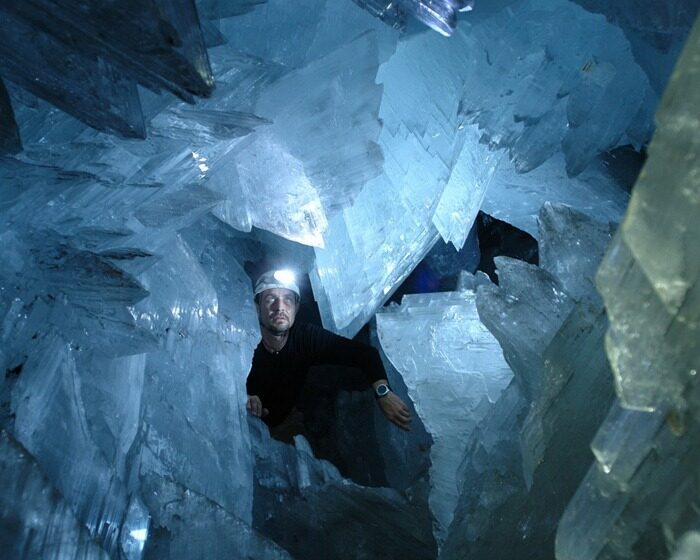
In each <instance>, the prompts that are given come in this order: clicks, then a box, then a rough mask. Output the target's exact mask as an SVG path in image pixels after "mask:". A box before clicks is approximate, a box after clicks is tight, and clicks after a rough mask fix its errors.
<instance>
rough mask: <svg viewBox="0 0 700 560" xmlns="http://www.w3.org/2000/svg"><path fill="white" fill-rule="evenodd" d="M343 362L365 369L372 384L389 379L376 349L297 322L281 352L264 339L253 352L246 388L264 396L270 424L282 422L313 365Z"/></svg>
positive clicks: (249, 392)
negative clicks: (270, 348)
mask: <svg viewBox="0 0 700 560" xmlns="http://www.w3.org/2000/svg"><path fill="white" fill-rule="evenodd" d="M318 365H342V366H349V367H356V368H359V369H361V370H362V371H363V372H364V374H365V376H366V378H367V381H368V382H369V383H370V384H371V383H374V382H375V381H377V380H379V379H386V372H385V371H384V366H383V365H382V361H381V359H380V357H379V352H377V350H376V348H373V347H372V346H368V345H366V344H363V343H361V342H357V341H355V340H350V339H347V338H343V337H342V336H338V335H336V334H334V333H332V332H330V331H327V330H325V329H322V328H321V327H317V326H315V325H308V324H303V323H302V324H295V325H294V326H292V328H291V329H290V330H289V338H288V339H287V342H286V344H285V345H284V347H283V348H282V350H280V351H279V352H278V353H271V352H268V351H267V350H266V349H265V347H264V345H263V343H262V341H261V342H260V344H258V347H257V348H256V349H255V353H254V354H253V365H252V367H251V370H250V373H249V374H248V380H247V382H246V387H247V391H248V394H249V395H257V396H258V397H260V400H261V402H262V405H263V407H264V408H267V409H268V410H269V411H270V413H269V414H268V415H267V416H266V417H265V418H263V420H265V422H266V423H267V424H268V425H269V426H276V425H278V424H279V423H281V422H282V421H283V420H284V419H285V418H286V417H287V415H288V414H289V413H290V412H291V410H292V408H294V405H295V404H296V402H297V400H298V399H299V394H300V392H301V388H302V386H303V384H304V381H305V380H306V376H307V374H308V371H309V368H310V367H311V366H318Z"/></svg>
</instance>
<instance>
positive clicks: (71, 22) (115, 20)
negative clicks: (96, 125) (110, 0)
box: [10, 0, 214, 100]
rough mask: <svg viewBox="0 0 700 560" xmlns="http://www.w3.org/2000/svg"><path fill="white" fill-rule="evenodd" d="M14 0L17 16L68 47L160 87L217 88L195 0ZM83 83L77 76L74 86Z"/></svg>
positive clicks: (192, 91) (188, 92)
mask: <svg viewBox="0 0 700 560" xmlns="http://www.w3.org/2000/svg"><path fill="white" fill-rule="evenodd" d="M10 4H11V10H12V12H13V13H14V14H16V15H17V16H18V17H20V18H22V19H23V20H25V21H26V22H28V23H29V24H31V25H32V26H33V27H36V28H38V29H42V30H43V32H44V33H47V34H50V35H51V36H53V37H54V38H55V39H56V40H57V41H58V42H60V43H63V44H64V45H65V46H64V47H63V48H62V50H63V51H64V52H68V53H71V54H72V55H74V54H75V53H77V52H82V53H86V54H87V55H88V56H89V57H90V58H97V57H103V58H105V59H107V60H109V61H111V63H113V64H116V65H118V66H119V68H120V70H121V72H123V73H125V74H128V75H129V76H130V77H131V79H132V80H134V81H137V82H139V83H141V84H143V85H145V86H147V87H150V88H152V89H154V90H156V91H158V90H161V89H167V90H170V91H172V92H173V93H175V94H177V95H179V96H181V97H182V98H183V99H187V100H192V99H193V97H192V96H193V95H208V94H210V93H211V91H212V89H213V86H214V79H213V77H212V75H211V70H210V68H209V61H208V59H207V52H206V49H205V48H204V42H203V39H202V33H201V30H200V27H199V20H198V16H197V9H196V7H195V4H194V2H193V0H175V1H171V2H163V1H161V0H147V1H146V2H142V1H135V0H126V1H125V2H119V3H118V4H107V5H105V4H90V3H87V4H86V3H84V2H79V1H77V0H67V1H64V2H52V1H48V0H28V1H27V2H21V3H10ZM24 56H26V53H25V55H24ZM59 67H60V66H59ZM87 83H90V82H87ZM84 85H85V84H84V83H83V84H81V83H80V82H78V81H75V82H74V89H76V90H77V89H78V88H80V87H84Z"/></svg>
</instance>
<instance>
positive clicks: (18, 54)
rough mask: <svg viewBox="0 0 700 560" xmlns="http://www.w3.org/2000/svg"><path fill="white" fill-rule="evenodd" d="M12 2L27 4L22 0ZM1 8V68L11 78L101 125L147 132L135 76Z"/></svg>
mask: <svg viewBox="0 0 700 560" xmlns="http://www.w3.org/2000/svg"><path fill="white" fill-rule="evenodd" d="M10 5H12V6H14V7H20V6H25V7H28V6H26V4H25V3H23V2H21V3H10ZM29 9H30V10H31V8H29ZM0 14H1V16H2V22H3V32H2V34H1V35H2V36H1V37H0V53H2V57H1V60H2V62H0V71H2V74H3V75H4V76H5V77H6V78H7V79H10V80H12V81H13V82H15V83H16V84H17V85H19V86H20V87H22V88H25V89H27V90H29V91H31V92H32V93H34V94H35V95H37V96H39V97H42V98H44V99H46V100H47V101H49V102H50V103H53V104H54V105H56V106H57V107H59V108H60V109H62V110H63V111H66V112H67V113H69V114H71V115H73V116H75V117H76V118H78V119H80V120H81V121H83V122H85V123H87V124H88V125H90V126H92V127H94V128H96V129H98V130H105V131H108V132H112V133H116V134H119V135H121V136H124V137H127V138H144V137H145V136H146V129H145V124H144V122H143V115H142V114H141V104H140V100H139V95H138V90H137V88H136V83H135V82H134V81H133V79H131V78H130V77H127V76H125V75H124V73H123V72H122V71H120V70H119V69H117V68H115V67H114V66H112V65H111V64H109V63H108V62H105V61H98V60H96V59H95V58H93V57H90V56H87V55H86V54H84V53H82V52H81V51H79V50H76V49H75V48H73V47H69V46H68V45H66V44H64V43H62V42H60V41H59V40H58V39H56V38H55V37H54V36H51V35H47V34H45V33H42V32H40V31H37V29H36V28H34V27H33V26H32V24H31V23H29V22H27V21H25V20H24V19H23V18H21V17H18V16H17V14H15V13H13V11H11V10H8V7H7V6H5V7H2V8H0ZM23 45H27V46H26V47H23ZM29 45H31V46H29Z"/></svg>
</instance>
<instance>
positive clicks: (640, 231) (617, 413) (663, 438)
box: [557, 22, 700, 560]
mask: <svg viewBox="0 0 700 560" xmlns="http://www.w3.org/2000/svg"><path fill="white" fill-rule="evenodd" d="M698 52H700V27H699V26H698V24H697V22H696V24H695V26H694V28H693V31H692V32H691V36H690V38H689V41H688V44H687V45H686V48H685V50H684V52H683V55H682V56H681V58H680V60H679V63H678V66H677V68H676V70H675V71H674V75H673V77H672V78H671V82H670V84H669V87H668V89H667V91H666V92H665V94H664V97H663V100H662V103H661V106H660V109H659V113H658V115H657V122H658V124H659V127H658V130H657V133H656V135H655V136H654V139H653V141H652V143H651V145H650V148H649V159H648V161H647V164H646V166H645V169H644V172H643V173H642V175H641V176H640V178H639V180H638V182H637V185H636V186H635V189H634V191H633V194H632V199H631V201H630V207H629V210H628V213H627V214H626V216H625V220H624V222H623V223H622V225H621V226H620V229H619V230H618V233H617V235H616V237H615V239H614V241H613V243H612V245H611V247H610V250H609V251H608V253H607V255H606V257H605V260H604V262H603V264H602V266H601V268H600V270H599V272H598V276H597V279H596V281H597V285H598V286H599V288H600V290H601V293H602V295H603V298H604V300H605V303H606V307H607V310H608V313H609V317H610V329H609V331H608V336H607V341H606V350H607V353H608V357H609V358H610V364H611V366H612V369H613V371H614V374H615V383H616V390H617V393H618V396H619V397H620V405H621V407H622V408H613V409H612V410H611V412H610V415H609V417H608V418H607V419H606V422H605V424H604V425H603V426H602V427H601V430H600V432H599V434H598V436H597V437H596V439H595V440H594V442H593V449H594V452H595V453H596V458H597V462H596V463H595V464H594V465H593V467H591V469H590V471H589V475H588V477H587V483H586V484H585V485H584V486H582V487H581V488H580V489H579V491H578V493H577V495H576V497H575V498H574V500H572V502H571V503H570V505H569V507H568V509H567V511H566V513H565V515H564V517H563V518H562V522H561V524H560V528H559V532H558V536H557V557H558V558H560V559H561V560H568V559H573V558H575V559H594V558H603V557H608V556H609V555H610V554H615V555H617V556H625V555H627V556H630V555H633V554H634V553H635V551H636V550H639V549H641V548H647V547H649V546H653V547H658V548H657V549H660V548H663V549H669V550H673V548H674V547H675V546H676V543H678V542H679V540H680V538H681V535H683V534H684V533H685V532H686V531H687V530H688V528H689V526H688V525H687V520H689V519H696V518H697V512H696V511H694V508H695V497H694V496H695V493H694V491H692V490H691V488H693V485H694V484H695V482H694V481H695V477H696V472H697V469H696V466H697V462H698V460H700V459H699V458H698V449H697V445H696V443H697V438H698V410H700V409H699V408H698V406H699V405H700V397H699V394H700V393H699V390H698V382H697V360H698V345H697V342H698V337H697V326H698V317H700V305H698V302H699V301H700V299H699V298H698V297H697V294H698V288H697V286H698V281H697V275H698V265H697V262H698V255H697V244H696V243H694V242H690V238H688V237H686V236H688V235H691V236H693V238H696V237H697V211H698V201H699V200H700V198H699V197H698V192H700V187H699V183H698V181H697V176H698V173H697V162H698V134H697V119H695V115H696V113H697V104H698V101H699V100H698V93H697V92H698V88H697V81H698V75H699V74H700V69H699V68H698V56H697V53H698ZM693 232H695V235H694V234H693ZM629 409H631V410H629ZM592 523H593V525H592ZM659 527H661V529H662V530H661V531H659V530H657V528H659ZM685 546H690V545H685ZM679 554H682V553H681V552H679Z"/></svg>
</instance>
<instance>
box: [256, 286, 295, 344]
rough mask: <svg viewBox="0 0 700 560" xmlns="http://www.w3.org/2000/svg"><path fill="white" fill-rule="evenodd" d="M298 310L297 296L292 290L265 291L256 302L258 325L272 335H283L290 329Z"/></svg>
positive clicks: (273, 289)
mask: <svg viewBox="0 0 700 560" xmlns="http://www.w3.org/2000/svg"><path fill="white" fill-rule="evenodd" d="M298 308H299V304H298V303H297V296H296V294H295V293H294V292H293V291H292V290H287V289H286V288H272V289H270V290H265V291H264V292H261V294H260V297H259V300H258V318H259V320H260V325H261V326H262V327H263V328H264V329H267V330H268V331H270V332H272V333H273V334H284V333H285V332H287V331H288V330H289V329H291V328H292V325H293V324H294V318H295V317H296V314H297V310H298Z"/></svg>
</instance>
